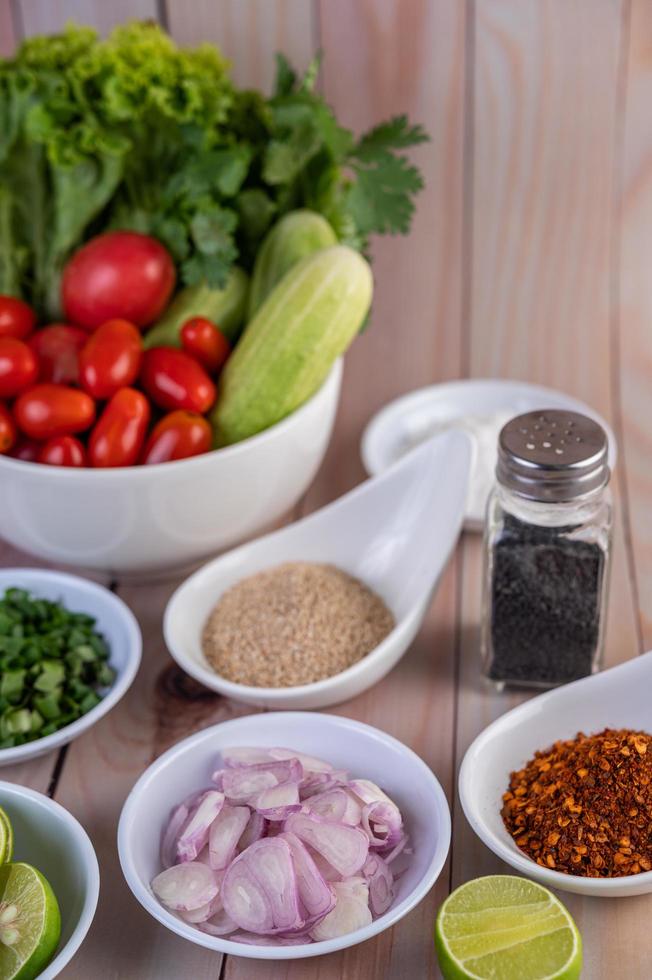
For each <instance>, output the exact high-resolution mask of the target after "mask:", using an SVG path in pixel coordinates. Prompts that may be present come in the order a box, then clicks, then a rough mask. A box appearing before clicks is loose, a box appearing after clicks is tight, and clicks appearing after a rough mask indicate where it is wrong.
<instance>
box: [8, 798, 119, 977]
mask: <svg viewBox="0 0 652 980" xmlns="http://www.w3.org/2000/svg"><path fill="white" fill-rule="evenodd" d="M0 806H2V807H4V809H5V810H6V811H7V813H8V814H9V819H10V820H11V824H12V827H13V829H14V861H26V862H27V864H32V865H34V867H35V868H38V870H39V871H40V872H42V874H44V875H45V877H46V878H47V880H48V881H49V883H50V884H51V885H52V890H53V891H54V894H55V895H56V897H57V902H58V903H59V909H60V911H61V939H60V941H59V947H58V950H57V953H56V955H55V957H54V959H52V961H51V962H50V963H49V965H48V966H46V968H45V970H43V972H42V973H40V974H39V980H53V977H56V976H58V975H59V974H60V973H61V971H62V970H63V968H64V967H65V966H66V964H67V963H69V962H70V960H71V959H72V958H73V956H74V955H75V953H76V952H77V950H78V949H79V947H80V945H81V943H82V941H83V939H84V937H85V935H86V933H87V932H88V930H89V928H90V925H91V922H92V921H93V916H94V915H95V909H96V906H97V898H98V895H99V890H100V871H99V868H98V866H97V858H96V856H95V851H94V850H93V845H92V844H91V842H90V840H89V837H88V834H87V833H86V831H85V830H84V828H83V827H82V826H81V824H80V823H79V822H78V821H77V820H75V818H74V817H73V816H72V815H71V814H70V813H68V811H67V810H65V809H64V808H63V807H62V806H60V804H59V803H55V802H54V800H50V799H48V797H47V796H43V794H42V793H36V792H35V791H34V790H33V789H26V788H25V787H24V786H16V785H14V784H13V783H5V782H0Z"/></svg>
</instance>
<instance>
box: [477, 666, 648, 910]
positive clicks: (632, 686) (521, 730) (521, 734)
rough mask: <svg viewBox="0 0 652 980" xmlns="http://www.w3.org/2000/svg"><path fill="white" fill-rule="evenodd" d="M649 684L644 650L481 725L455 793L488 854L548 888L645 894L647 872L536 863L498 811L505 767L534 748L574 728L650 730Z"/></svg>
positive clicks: (519, 764)
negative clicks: (612, 873)
mask: <svg viewBox="0 0 652 980" xmlns="http://www.w3.org/2000/svg"><path fill="white" fill-rule="evenodd" d="M650 690H652V653H647V654H645V655H644V656H641V657H636V658H634V659H633V660H629V661H627V663H624V664H622V665H621V666H619V667H613V668H612V669H611V670H605V671H603V672H602V673H600V674H594V675H593V676H592V677H587V678H585V679H583V680H579V681H574V682H573V683H572V684H566V685H565V686H564V687H560V688H557V689H556V690H554V691H548V692H547V693H546V694H540V695H539V696H538V697H535V698H533V699H532V700H531V701H527V702H526V703H525V704H522V705H520V706H519V707H518V708H514V709H513V710H512V711H508V712H507V714H504V715H503V716H502V717H501V718H498V719H497V721H494V722H493V723H492V724H491V725H489V726H488V727H487V728H485V730H484V731H483V732H482V733H481V734H480V735H479V736H478V737H477V738H476V740H475V741H474V742H473V743H472V745H471V746H470V747H469V749H468V750H467V752H466V755H465V756H464V760H463V762H462V766H461V769H460V776H459V792H460V801H461V803H462V807H463V809H464V813H465V814H466V818H467V820H468V821H469V823H470V824H471V826H472V827H473V829H474V830H475V832H476V834H477V835H478V837H480V839H481V840H482V841H484V843H485V844H486V845H487V847H488V848H490V849H491V850H492V851H493V852H494V854H497V855H498V857H499V858H502V860H503V861H507V863H508V864H511V866H512V867H513V868H516V870H517V871H519V872H520V873H521V874H523V875H526V876H527V877H528V878H534V879H536V880H537V881H540V882H541V884H542V885H546V886H547V887H548V888H561V889H562V890H564V891H569V892H576V893H578V894H580V895H595V896H598V897H603V898H614V897H616V896H620V895H643V894H646V893H647V892H652V871H648V872H644V873H643V874H638V875H630V876H628V877H623V878H581V877H579V876H575V875H568V874H563V873H562V872H560V871H553V870H551V869H550V868H542V867H541V865H539V864H537V863H536V862H535V861H533V860H532V859H531V858H529V857H527V855H526V854H524V853H523V851H521V850H520V849H519V848H518V847H517V846H516V844H515V843H514V841H513V840H512V838H511V836H510V835H509V834H508V833H507V830H506V829H505V827H504V825H503V821H502V818H501V816H500V809H501V806H502V799H501V797H502V794H503V793H504V792H505V790H506V789H507V786H508V783H509V775H510V773H511V772H514V771H515V770H518V769H520V768H521V767H522V766H523V765H524V764H525V763H526V762H527V761H528V759H531V758H532V756H533V755H534V753H535V751H537V750H538V749H545V748H547V747H548V746H550V745H552V744H553V742H555V741H557V740H558V739H567V738H573V737H574V736H575V735H576V734H577V732H579V731H582V732H584V733H585V734H586V735H591V734H594V733H596V732H600V731H602V730H603V729H605V728H630V729H634V730H640V731H647V732H651V733H652V700H651V699H650Z"/></svg>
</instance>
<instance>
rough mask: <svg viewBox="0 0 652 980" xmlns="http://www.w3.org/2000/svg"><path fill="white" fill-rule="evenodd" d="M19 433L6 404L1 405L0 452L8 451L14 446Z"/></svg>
mask: <svg viewBox="0 0 652 980" xmlns="http://www.w3.org/2000/svg"><path fill="white" fill-rule="evenodd" d="M17 435H18V433H17V431H16V423H15V422H14V420H13V418H12V417H11V412H10V411H9V409H8V408H7V406H6V405H0V453H8V452H9V450H10V449H12V448H13V446H14V444H15V442H16V437H17Z"/></svg>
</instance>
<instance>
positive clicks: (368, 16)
mask: <svg viewBox="0 0 652 980" xmlns="http://www.w3.org/2000/svg"><path fill="white" fill-rule="evenodd" d="M463 6H464V5H463V4H451V3H449V2H448V0H435V2H427V3H423V2H422V0H403V2H399V0H359V2H358V3H355V4H351V3H348V2H347V0H326V2H322V4H321V6H320V11H321V47H322V49H323V51H324V61H323V81H324V91H325V94H326V97H327V98H328V100H329V101H330V102H331V104H332V105H333V106H334V108H335V110H336V112H337V116H338V119H340V120H341V121H342V123H343V124H344V125H346V126H349V127H350V128H352V129H353V130H354V131H356V132H361V131H363V130H366V129H369V128H370V127H371V126H374V125H376V124H377V123H378V122H380V121H381V120H384V119H387V118H388V117H390V116H392V115H396V114H398V113H402V112H407V113H408V114H409V116H410V119H411V120H413V121H415V122H421V123H422V124H423V125H424V126H425V128H426V130H427V131H428V133H429V134H430V137H431V141H430V143H427V144H425V145H424V146H421V147H418V148H417V149H416V150H415V151H414V152H413V153H412V158H413V159H414V161H415V163H417V164H418V166H419V167H420V168H421V170H422V172H423V174H424V176H425V181H426V186H425V190H424V191H422V192H421V194H420V195H419V197H418V199H417V212H416V215H415V218H414V222H413V226H412V232H411V234H410V237H409V238H408V239H407V240H405V239H403V238H402V237H400V236H396V237H392V238H383V239H377V240H376V241H375V242H374V243H373V269H374V302H373V310H372V318H371V323H370V326H369V329H368V330H367V331H366V332H365V333H364V334H363V335H362V336H361V337H359V338H358V339H357V340H356V341H355V343H354V344H353V347H352V348H351V350H350V352H349V353H348V355H347V358H346V366H345V372H344V383H343V390H342V401H341V406H340V413H339V417H338V437H337V438H336V439H334V440H333V442H332V444H331V448H330V451H329V453H328V456H327V459H326V463H325V474H326V475H325V476H324V478H323V479H322V480H319V481H318V482H317V483H316V485H315V487H314V489H313V491H312V493H311V494H309V496H308V503H309V506H311V507H315V506H321V505H322V504H323V503H325V502H326V500H327V499H329V498H330V497H334V496H339V495H340V494H342V493H344V492H345V491H346V490H348V489H350V488H351V487H352V486H354V485H355V484H356V483H357V482H358V481H359V480H361V479H362V478H363V476H364V473H363V470H362V465H361V463H360V457H359V452H358V444H359V439H360V435H361V432H362V429H363V428H364V426H365V424H366V423H367V421H368V420H369V418H370V417H371V415H372V414H373V413H374V412H376V411H377V410H378V409H379V408H380V407H381V406H382V405H383V404H385V403H386V402H387V401H390V400H391V399H392V398H395V397H396V396H397V395H400V394H402V393H404V392H406V391H409V390H411V389H413V388H417V387H420V386H422V385H426V384H429V383H432V382H433V381H435V380H437V381H443V380H447V379H450V378H455V377H458V376H459V372H460V367H461V359H462V338H461V327H460V323H461V316H462V310H461V285H462V284H461V268H462V259H461V254H462V190H463V188H462V181H463V170H464V162H463V156H462V144H463V137H464V113H463V102H464V85H465V76H464V70H465V60H464V22H465V12H464V9H463Z"/></svg>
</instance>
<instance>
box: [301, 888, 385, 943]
mask: <svg viewBox="0 0 652 980" xmlns="http://www.w3.org/2000/svg"><path fill="white" fill-rule="evenodd" d="M333 889H334V890H335V896H336V899H337V902H336V904H335V908H334V909H333V910H332V911H331V912H329V913H328V915H326V916H325V917H324V918H323V919H322V920H321V922H319V923H317V925H316V926H315V927H314V929H312V930H311V931H310V935H311V937H312V938H313V939H318V940H319V939H336V938H337V937H338V936H345V935H347V933H349V932H354V931H355V930H356V929H362V928H364V926H368V925H370V924H371V922H372V918H371V912H370V911H369V906H368V905H367V904H366V903H365V902H364V901H362V899H360V898H358V897H357V896H356V895H354V894H352V893H351V892H350V891H349V889H347V888H346V887H343V886H342V884H337V883H335V884H334V885H333Z"/></svg>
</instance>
